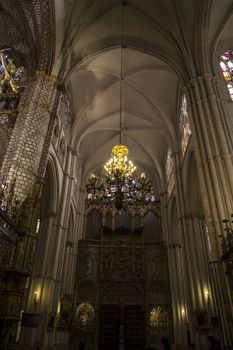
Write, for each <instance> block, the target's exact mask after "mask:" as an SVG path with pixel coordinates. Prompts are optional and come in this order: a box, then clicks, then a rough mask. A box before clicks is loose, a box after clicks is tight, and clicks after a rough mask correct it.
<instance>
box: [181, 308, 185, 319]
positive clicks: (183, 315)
mask: <svg viewBox="0 0 233 350" xmlns="http://www.w3.org/2000/svg"><path fill="white" fill-rule="evenodd" d="M181 317H182V319H183V320H184V319H185V309H184V307H182V308H181Z"/></svg>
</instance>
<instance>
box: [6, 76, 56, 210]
mask: <svg viewBox="0 0 233 350" xmlns="http://www.w3.org/2000/svg"><path fill="white" fill-rule="evenodd" d="M55 94H56V89H55V78H54V77H50V76H47V75H46V74H45V73H44V72H37V73H36V76H35V77H33V78H32V79H31V80H30V82H29V83H28V85H27V86H26V88H25V90H24V93H23V96H22V98H21V101H20V104H19V113H18V117H17V120H16V123H15V127H14V130H13V133H12V137H11V140H10V143H9V146H8V149H7V152H6V155H5V157H4V161H3V165H2V170H1V177H2V182H4V183H8V184H11V183H12V182H15V183H14V195H15V197H16V198H17V200H19V201H20V203H23V202H24V201H25V200H26V199H27V198H28V197H31V196H32V195H33V192H34V190H35V184H36V182H37V176H38V175H39V173H41V170H42V169H40V164H43V165H44V166H45V164H44V163H43V162H42V159H41V157H42V154H43V149H44V144H45V140H46V135H47V132H48V127H49V124H50V117H51V113H52V109H53V104H54V99H55ZM44 156H47V155H44Z"/></svg>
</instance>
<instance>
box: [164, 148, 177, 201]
mask: <svg viewBox="0 0 233 350" xmlns="http://www.w3.org/2000/svg"><path fill="white" fill-rule="evenodd" d="M166 175H167V192H168V196H169V197H170V195H171V193H172V190H173V188H174V186H175V175H174V161H173V158H172V153H171V150H170V148H169V149H168V152H167V162H166Z"/></svg>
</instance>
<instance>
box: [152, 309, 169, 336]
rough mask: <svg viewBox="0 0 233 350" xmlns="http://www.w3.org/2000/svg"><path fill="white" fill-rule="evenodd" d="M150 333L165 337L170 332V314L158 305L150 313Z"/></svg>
mask: <svg viewBox="0 0 233 350" xmlns="http://www.w3.org/2000/svg"><path fill="white" fill-rule="evenodd" d="M149 323H150V333H151V334H153V335H164V334H167V332H168V312H167V310H166V309H165V308H164V307H162V306H160V305H158V306H155V307H153V308H152V310H151V312H150V320H149Z"/></svg>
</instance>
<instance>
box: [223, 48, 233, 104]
mask: <svg viewBox="0 0 233 350" xmlns="http://www.w3.org/2000/svg"><path fill="white" fill-rule="evenodd" d="M220 67H221V69H222V74H223V77H224V79H225V81H226V85H227V88H228V91H229V94H230V98H231V100H232V101H233V48H232V49H229V50H226V51H224V52H223V53H222V55H221V56H220Z"/></svg>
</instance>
